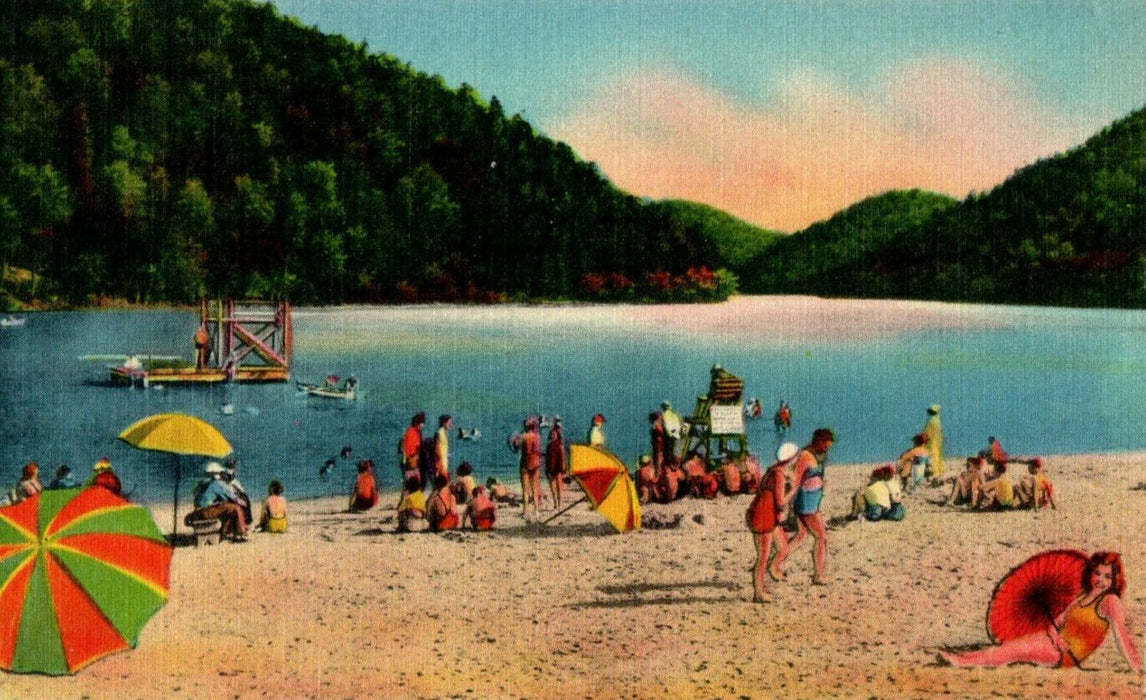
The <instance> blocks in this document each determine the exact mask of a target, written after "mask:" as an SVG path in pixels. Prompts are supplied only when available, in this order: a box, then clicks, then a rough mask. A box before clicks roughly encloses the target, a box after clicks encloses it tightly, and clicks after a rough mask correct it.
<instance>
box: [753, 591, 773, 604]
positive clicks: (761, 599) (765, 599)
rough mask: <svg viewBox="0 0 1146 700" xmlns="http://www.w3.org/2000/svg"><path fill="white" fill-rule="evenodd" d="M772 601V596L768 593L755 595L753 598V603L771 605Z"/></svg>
mask: <svg viewBox="0 0 1146 700" xmlns="http://www.w3.org/2000/svg"><path fill="white" fill-rule="evenodd" d="M771 601H772V596H771V595H770V594H768V593H763V594H762V593H755V594H753V596H752V602H753V603H769V602H771Z"/></svg>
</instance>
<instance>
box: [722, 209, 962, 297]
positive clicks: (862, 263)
mask: <svg viewBox="0 0 1146 700" xmlns="http://www.w3.org/2000/svg"><path fill="white" fill-rule="evenodd" d="M955 204H956V200H955V199H952V198H951V197H947V196H945V195H940V194H935V193H933V192H924V191H921V190H909V191H893V192H888V193H885V194H882V195H877V196H874V197H869V198H867V199H865V200H863V201H861V202H859V203H857V204H853V205H852V206H850V207H848V208H847V209H845V210H843V211H841V212H839V213H838V214H836V215H835V216H833V217H832V218H830V219H828V220H827V221H821V222H819V223H816V224H812V225H811V226H809V227H808V228H806V229H804V230H803V231H800V232H798V233H795V234H793V235H791V236H788V237H785V238H783V239H780V240H778V241H776V242H775V243H774V244H773V245H771V246H769V247H768V248H767V249H765V250H763V251H761V252H759V253H758V254H757V255H756V256H755V257H754V258H753V259H752V260H749V261H747V262H746V263H744V265H743V268H742V271H741V277H742V280H741V282H742V284H741V286H742V287H743V288H744V289H745V291H752V292H759V293H768V294H817V295H823V296H853V297H866V296H885V295H886V294H887V291H886V280H885V278H886V271H885V270H884V269H883V268H882V267H881V261H882V257H883V254H884V251H885V250H886V249H887V247H888V245H890V244H892V243H893V242H894V241H896V240H897V239H899V238H901V237H903V236H906V235H908V234H911V233H913V232H914V231H915V230H916V229H917V228H918V227H919V226H920V225H921V224H923V223H924V222H926V221H928V220H929V219H930V218H931V216H932V215H933V214H935V213H936V212H938V211H942V210H944V209H947V208H949V207H952V206H954V205H955Z"/></svg>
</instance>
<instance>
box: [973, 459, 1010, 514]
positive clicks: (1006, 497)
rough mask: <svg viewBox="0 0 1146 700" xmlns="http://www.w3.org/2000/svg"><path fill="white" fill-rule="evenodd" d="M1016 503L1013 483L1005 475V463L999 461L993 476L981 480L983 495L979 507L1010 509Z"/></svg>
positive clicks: (983, 508) (984, 508)
mask: <svg viewBox="0 0 1146 700" xmlns="http://www.w3.org/2000/svg"><path fill="white" fill-rule="evenodd" d="M1016 505H1018V501H1017V500H1016V499H1015V484H1014V482H1013V481H1011V477H1010V476H1008V475H1007V463H1006V462H999V463H997V464H996V465H995V477H994V478H993V479H988V480H987V481H985V482H983V497H982V499H981V500H980V502H979V508H980V509H982V510H986V509H988V508H996V509H1002V510H1010V509H1011V508H1014V507H1015V506H1016Z"/></svg>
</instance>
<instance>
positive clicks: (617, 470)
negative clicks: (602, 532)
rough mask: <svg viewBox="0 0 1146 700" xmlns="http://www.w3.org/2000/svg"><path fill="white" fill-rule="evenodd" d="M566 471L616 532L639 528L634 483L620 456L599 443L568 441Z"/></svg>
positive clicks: (639, 522) (639, 506)
mask: <svg viewBox="0 0 1146 700" xmlns="http://www.w3.org/2000/svg"><path fill="white" fill-rule="evenodd" d="M569 474H570V475H571V476H572V477H573V478H574V479H576V480H577V483H579V484H581V489H582V490H583V491H584V492H585V495H586V496H587V497H588V498H589V501H590V502H591V503H592V504H593V507H594V508H595V509H596V510H597V512H598V513H600V514H601V515H603V516H605V519H606V520H608V521H609V522H610V523H612V524H613V527H615V528H617V532H628V531H630V530H637V529H640V527H641V504H640V501H639V500H638V497H637V487H636V484H634V483H633V479H632V477H630V476H629V470H628V468H627V467H626V466H625V463H624V462H622V461H621V460H620V458H618V457H617V456H616V455H614V454H612V453H611V452H608V451H606V450H603V449H601V448H599V447H590V446H589V445H570V446H569Z"/></svg>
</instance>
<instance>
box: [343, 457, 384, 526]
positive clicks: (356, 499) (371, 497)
mask: <svg viewBox="0 0 1146 700" xmlns="http://www.w3.org/2000/svg"><path fill="white" fill-rule="evenodd" d="M376 505H378V488H377V485H376V483H375V481H374V463H373V462H371V461H370V460H368V459H364V460H362V461H361V462H359V463H358V477H357V478H356V479H355V481H354V491H353V492H352V493H351V494H350V511H351V512H352V513H361V512H362V511H365V510H370V509H371V508H373V507H374V506H376Z"/></svg>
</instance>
